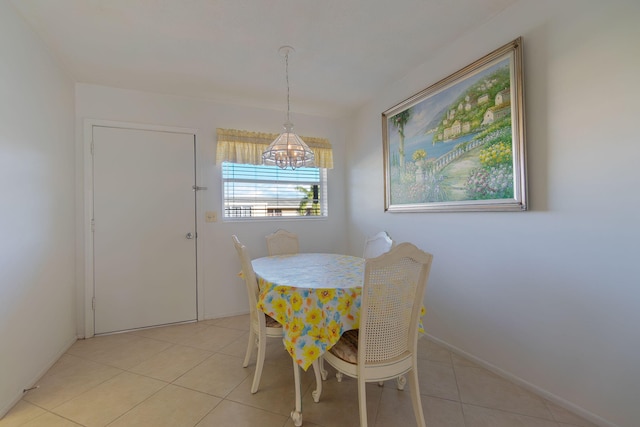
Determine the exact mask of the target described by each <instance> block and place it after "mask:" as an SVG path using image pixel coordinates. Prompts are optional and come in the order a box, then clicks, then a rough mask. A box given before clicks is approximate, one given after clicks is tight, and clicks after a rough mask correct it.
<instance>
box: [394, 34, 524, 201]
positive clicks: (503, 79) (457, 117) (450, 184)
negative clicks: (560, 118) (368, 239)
mask: <svg viewBox="0 0 640 427" xmlns="http://www.w3.org/2000/svg"><path fill="white" fill-rule="evenodd" d="M523 86H524V81H523V65H522V38H521V37H520V38H517V39H516V40H513V41H512V42H510V43H508V44H506V45H504V46H502V47H500V48H498V49H496V50H495V51H493V52H491V53H489V54H488V55H486V56H484V57H483V58H481V59H479V60H477V61H475V62H473V63H472V64H469V65H467V66H466V67H464V68H463V69H461V70H459V71H457V72H455V73H453V74H452V75H450V76H449V77H446V78H444V79H443V80H441V81H439V82H437V83H435V84H433V85H431V86H429V87H428V88H426V89H424V90H422V91H421V92H419V93H417V94H415V95H413V96H412V97H410V98H408V99H406V100H405V101H402V102H401V103H399V104H397V105H395V106H393V107H391V108H389V109H388V110H387V111H385V112H384V113H382V138H383V157H384V179H385V185H384V190H385V191H384V200H385V206H384V209H385V211H388V212H464V211H524V210H527V174H526V153H525V127H524V87H523Z"/></svg>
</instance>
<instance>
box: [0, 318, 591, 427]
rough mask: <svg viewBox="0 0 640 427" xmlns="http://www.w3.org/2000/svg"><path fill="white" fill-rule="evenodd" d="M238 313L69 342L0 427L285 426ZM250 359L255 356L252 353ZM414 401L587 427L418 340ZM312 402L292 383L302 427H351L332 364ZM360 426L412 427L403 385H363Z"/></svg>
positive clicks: (281, 402) (472, 416) (347, 398)
mask: <svg viewBox="0 0 640 427" xmlns="http://www.w3.org/2000/svg"><path fill="white" fill-rule="evenodd" d="M247 334H248V317H247V316H236V317H229V318H223V319H216V320H208V321H204V322H199V323H191V324H183V325H174V326H167V327H161V328H155V329H146V330H140V331H135V332H129V333H123V334H116V335H109V336H101V337H96V338H92V339H88V340H80V341H77V342H76V343H75V344H74V345H73V346H72V347H71V348H70V349H69V350H68V351H67V352H66V353H65V354H64V355H63V356H62V357H61V358H60V360H58V361H57V362H56V364H55V365H54V366H53V367H52V368H51V369H50V370H49V371H48V372H47V373H46V374H45V375H44V376H43V377H42V378H41V379H40V381H39V382H38V385H39V388H38V389H35V390H32V391H29V392H28V393H26V394H25V396H24V398H23V399H22V400H21V401H20V402H19V403H18V404H17V405H16V406H14V408H13V409H12V410H11V411H10V412H9V413H8V414H7V415H6V416H5V417H4V419H2V420H0V427H8V426H11V427H13V426H25V427H67V426H88V427H94V426H96V427H97V426H110V427H122V426H136V427H139V426H153V427H162V426H167V427H178V426H185V427H193V426H197V427H207V426H211V427H213V426H215V427H226V426H230V427H244V426H261V427H291V426H293V422H292V421H291V419H290V418H289V413H290V412H291V410H292V408H293V402H294V391H293V370H292V364H291V359H290V357H289V355H288V354H287V353H286V352H285V351H284V349H283V346H282V343H281V342H279V341H278V340H269V341H270V342H269V343H268V346H267V358H266V362H265V367H264V371H263V374H262V380H261V383H260V389H259V391H258V393H256V394H253V395H252V394H251V393H250V392H249V389H250V387H251V381H252V378H253V368H254V362H253V361H252V363H251V364H250V365H249V366H248V367H247V368H243V367H242V360H243V356H244V351H245V348H246V343H247ZM254 360H255V353H254ZM419 363H420V365H419V371H418V372H419V377H420V393H421V399H422V407H423V410H424V413H425V418H426V421H427V425H428V426H429V427H445V426H446V427H571V426H579V427H594V425H593V424H591V423H589V422H587V421H585V420H583V419H581V418H579V417H577V416H576V415H574V414H572V413H570V412H568V411H566V410H564V409H562V408H560V407H558V406H556V405H554V404H553V403H551V402H548V401H545V400H544V399H542V398H540V397H538V396H536V395H534V394H531V393H529V392H528V391H526V390H524V389H522V388H520V387H518V386H517V385H514V384H512V383H510V382H508V381H505V380H503V379H501V378H500V377H498V376H496V375H494V374H492V373H491V372H489V371H487V370H485V369H483V368H481V367H479V366H478V365H476V364H473V363H471V362H469V361H467V360H465V359H462V358H460V357H458V356H457V355H455V354H452V353H451V352H449V351H448V350H446V349H444V348H442V347H440V346H438V345H436V344H434V343H432V342H430V341H428V340H427V339H426V338H422V339H421V340H420V362H419ZM327 369H329V370H330V375H329V378H328V379H327V381H325V382H324V390H323V394H322V398H321V401H320V403H314V402H313V400H312V398H311V391H312V390H313V389H314V388H315V386H314V377H313V372H312V370H311V369H309V371H308V372H306V373H303V375H302V382H303V383H302V390H303V421H304V425H305V426H307V427H343V426H344V427H353V426H357V425H358V420H359V417H358V397H357V391H356V386H355V385H356V384H355V380H353V379H349V378H345V379H344V380H343V382H342V383H338V382H337V381H336V379H335V375H333V371H332V370H331V367H329V366H328V367H327ZM367 406H368V417H369V425H370V426H374V427H396V426H415V425H416V423H415V419H414V417H413V412H412V409H411V399H410V393H409V390H408V388H407V389H406V390H405V391H398V390H397V389H396V388H395V382H392V381H389V382H387V383H386V384H385V386H384V387H379V386H378V385H377V384H368V385H367Z"/></svg>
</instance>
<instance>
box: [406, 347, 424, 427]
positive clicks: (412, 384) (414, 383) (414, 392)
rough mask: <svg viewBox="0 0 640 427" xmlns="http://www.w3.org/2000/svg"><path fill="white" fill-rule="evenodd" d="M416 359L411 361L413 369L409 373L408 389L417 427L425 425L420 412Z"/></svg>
mask: <svg viewBox="0 0 640 427" xmlns="http://www.w3.org/2000/svg"><path fill="white" fill-rule="evenodd" d="M416 362H417V360H415V359H414V361H413V363H414V364H413V369H411V372H410V373H409V374H408V375H409V390H410V391H411V403H412V404H413V414H414V415H415V417H416V422H417V423H418V427H426V423H425V421H424V413H423V412H422V402H421V401H420V386H419V385H418V370H417V368H416Z"/></svg>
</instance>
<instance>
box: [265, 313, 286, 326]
mask: <svg viewBox="0 0 640 427" xmlns="http://www.w3.org/2000/svg"><path fill="white" fill-rule="evenodd" d="M264 319H265V323H266V325H267V328H282V325H281V324H280V323H278V321H277V320H276V319H274V318H273V317H271V316H269V315H268V314H265V315H264Z"/></svg>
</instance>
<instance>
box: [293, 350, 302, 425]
mask: <svg viewBox="0 0 640 427" xmlns="http://www.w3.org/2000/svg"><path fill="white" fill-rule="evenodd" d="M292 360H293V384H294V388H295V389H296V407H295V409H294V410H293V411H291V419H292V420H293V425H294V426H296V427H300V426H301V425H302V392H301V391H300V367H299V366H298V364H297V363H296V361H295V359H292Z"/></svg>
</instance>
